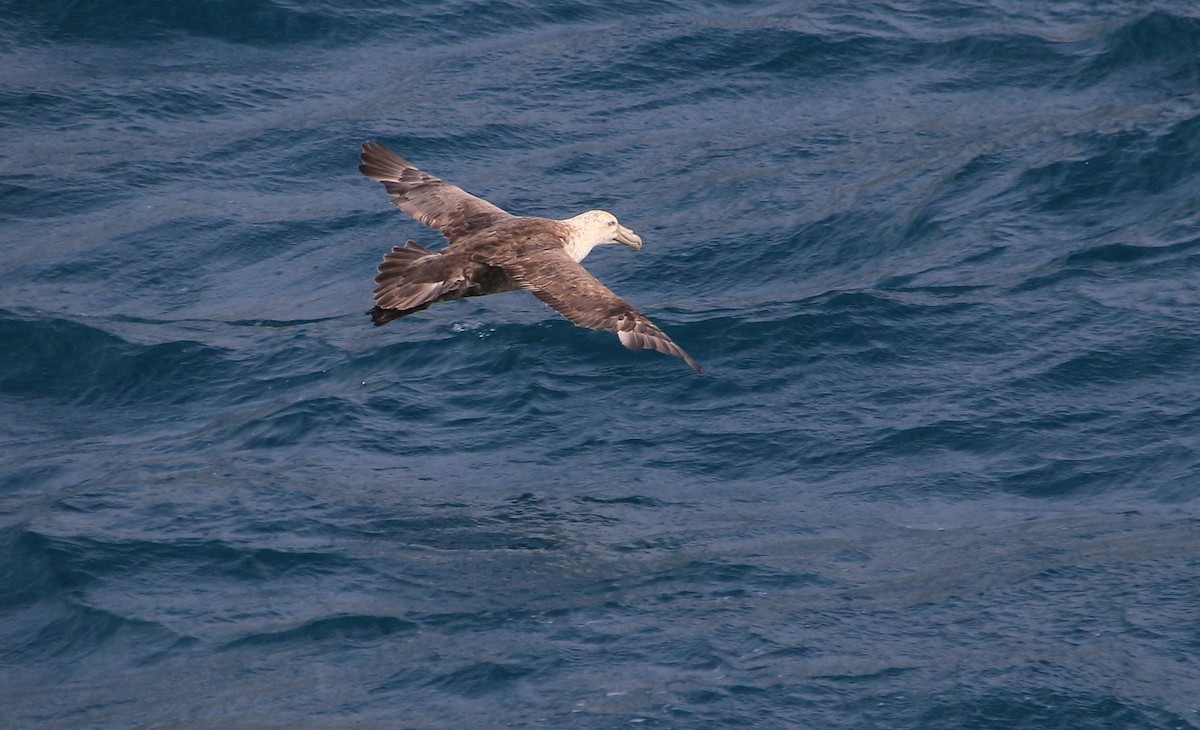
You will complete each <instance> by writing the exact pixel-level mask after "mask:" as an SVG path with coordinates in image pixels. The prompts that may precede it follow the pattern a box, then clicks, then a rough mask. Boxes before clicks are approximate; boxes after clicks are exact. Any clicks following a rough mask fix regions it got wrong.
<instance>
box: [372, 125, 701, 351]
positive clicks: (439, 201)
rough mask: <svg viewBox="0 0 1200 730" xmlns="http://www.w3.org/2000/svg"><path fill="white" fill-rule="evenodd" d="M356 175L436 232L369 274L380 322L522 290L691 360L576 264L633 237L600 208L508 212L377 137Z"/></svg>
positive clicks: (571, 315) (592, 323) (596, 325)
mask: <svg viewBox="0 0 1200 730" xmlns="http://www.w3.org/2000/svg"><path fill="white" fill-rule="evenodd" d="M361 159H362V164H361V165H359V168H358V169H359V171H360V172H362V174H364V175H366V176H367V177H369V178H371V179H372V180H377V181H379V182H381V183H383V186H384V188H385V189H386V190H387V192H388V195H390V196H391V197H392V204H393V205H395V206H397V207H398V208H400V210H403V211H404V212H405V213H408V214H409V215H411V216H412V217H413V218H415V219H416V220H417V221H419V222H421V223H423V224H425V225H427V226H429V227H430V228H435V229H437V230H439V231H441V232H442V234H443V235H444V236H445V237H446V239H447V240H448V241H449V242H450V244H449V245H448V246H447V247H446V248H444V249H442V250H440V251H431V250H429V249H427V248H424V247H422V246H420V245H418V244H417V243H415V242H413V241H408V242H407V243H405V244H404V246H397V247H395V248H393V249H392V250H391V251H390V252H388V253H387V254H385V255H384V257H383V262H382V263H381V264H380V265H379V274H378V276H376V277H375V284H376V286H375V308H374V309H372V310H371V311H370V315H371V319H372V321H374V323H375V324H377V325H380V324H384V323H385V322H390V321H392V320H393V319H398V318H399V317H403V316H405V315H408V314H412V313H413V312H419V311H421V310H423V309H425V308H426V307H429V306H430V305H432V304H434V303H436V302H443V301H449V300H452V299H461V298H462V297H475V296H483V295H485V294H497V293H499V292H506V291H513V290H515V289H524V290H525V291H528V292H530V293H531V294H533V295H534V296H535V297H537V298H538V299H540V300H542V301H543V302H545V303H546V304H548V305H549V306H550V307H552V308H553V309H554V310H555V311H557V312H558V313H559V314H561V315H563V316H564V317H566V318H567V319H569V320H571V321H572V322H574V323H575V324H577V325H579V326H581V327H587V328H590V329H602V330H608V331H609V332H613V333H615V334H616V335H617V337H618V338H619V339H620V341H621V344H622V345H624V346H626V347H629V348H633V349H638V348H646V349H652V350H657V351H658V352H662V353H665V354H667V355H674V356H675V357H678V358H681V359H683V361H684V362H686V363H687V364H688V365H690V366H692V368H693V369H694V370H695V371H696V372H700V366H699V365H697V364H696V362H695V361H694V360H692V358H691V357H689V356H688V354H687V353H686V352H684V351H683V349H682V348H680V347H679V346H678V345H676V344H675V343H674V342H673V341H672V340H671V338H670V337H668V336H667V335H666V333H664V332H663V331H662V330H661V329H659V328H658V327H657V326H656V325H655V324H654V323H653V322H651V321H650V320H649V319H647V318H646V317H645V315H643V314H642V313H641V312H639V311H637V310H636V309H634V308H633V307H632V306H630V304H629V303H628V302H626V301H625V300H624V299H622V298H620V297H619V296H617V295H616V294H614V293H613V292H612V291H611V290H610V289H609V288H608V287H606V286H604V285H603V284H601V283H600V282H599V281H598V280H597V279H596V278H595V277H594V276H592V275H591V274H590V273H588V271H587V270H586V269H584V268H583V266H581V265H580V263H579V262H580V261H582V260H583V258H584V257H585V256H587V255H588V252H590V251H591V249H592V248H593V247H595V246H597V245H600V244H606V243H623V244H625V245H627V246H630V247H632V248H641V245H642V240H641V238H639V237H638V236H637V235H636V234H635V233H634V232H633V231H631V230H629V229H628V228H625V227H624V226H622V225H620V224H619V223H618V222H617V219H616V218H615V217H614V216H613V215H612V214H611V213H607V212H605V211H588V212H586V213H582V214H580V215H577V216H575V217H573V218H568V219H566V220H561V221H559V220H553V219H549V218H535V217H524V216H514V215H512V214H511V213H508V212H506V211H504V210H502V209H500V208H498V207H496V206H495V205H492V204H491V203H489V202H487V201H486V200H483V199H481V198H477V197H475V196H474V195H471V194H470V193H468V192H466V191H464V190H463V189H462V188H459V187H457V186H455V185H451V184H449V183H447V182H443V181H442V180H439V179H438V178H436V177H434V176H432V175H430V174H428V173H426V172H423V171H421V170H419V169H417V167H416V166H415V165H413V164H412V163H411V162H409V161H408V160H406V159H404V158H403V157H401V156H400V155H397V154H396V153H394V152H392V151H391V150H389V149H388V148H386V147H384V146H383V145H381V144H379V143H378V142H366V143H364V144H363V146H362V153H361Z"/></svg>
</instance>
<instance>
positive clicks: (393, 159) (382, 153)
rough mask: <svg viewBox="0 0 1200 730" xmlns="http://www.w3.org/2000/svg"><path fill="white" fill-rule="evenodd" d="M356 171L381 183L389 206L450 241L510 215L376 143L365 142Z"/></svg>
mask: <svg viewBox="0 0 1200 730" xmlns="http://www.w3.org/2000/svg"><path fill="white" fill-rule="evenodd" d="M359 158H360V159H361V160H362V164H361V165H359V166H358V171H359V172H361V173H362V174H364V175H366V176H367V177H369V178H371V179H372V180H378V181H379V182H381V183H383V186H384V188H386V189H387V192H388V195H390V196H392V205H395V206H396V207H398V208H399V209H400V210H402V211H404V212H405V213H408V214H409V215H411V216H412V217H413V218H416V219H417V220H418V221H420V222H421V223H423V224H425V225H427V226H429V227H430V228H436V229H437V230H439V231H441V232H442V234H443V235H444V236H445V237H446V238H447V239H449V240H450V241H453V240H454V239H456V238H458V237H459V236H462V235H464V234H466V233H470V232H471V231H475V230H478V229H481V228H488V227H489V226H491V225H492V224H494V223H495V222H496V221H499V220H503V219H505V218H511V217H512V215H511V214H510V213H507V212H506V211H504V210H502V209H501V208H498V207H496V206H494V205H492V204H491V203H489V202H487V201H486V200H484V199H482V198H477V197H475V196H474V195H471V194H470V193H468V192H466V191H465V190H463V189H462V188H460V187H458V186H456V185H451V184H450V183H447V182H443V181H441V180H439V179H437V178H436V177H434V176H433V175H430V174H429V173H427V172H423V171H421V170H419V169H417V167H416V165H414V164H412V163H411V162H409V161H408V160H406V159H404V158H403V157H401V156H400V155H398V154H396V153H395V152H392V151H391V150H389V149H388V148H387V147H384V146H383V145H381V144H379V143H378V142H374V141H371V142H364V143H363V146H362V152H361V153H360V155H359Z"/></svg>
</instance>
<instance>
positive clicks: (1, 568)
mask: <svg viewBox="0 0 1200 730" xmlns="http://www.w3.org/2000/svg"><path fill="white" fill-rule="evenodd" d="M62 588H63V581H62V580H61V578H60V575H59V573H58V571H57V570H56V569H55V566H54V562H53V561H52V560H51V559H50V556H48V555H47V554H46V553H45V551H44V549H43V543H42V540H41V537H40V536H39V535H37V534H36V533H31V532H29V531H28V530H27V529H24V528H21V527H7V528H4V529H3V530H0V608H3V609H11V608H13V607H16V606H22V605H28V604H30V603H33V602H36V601H40V600H44V599H48V598H51V597H54V596H57V595H59V593H60V591H61V590H62Z"/></svg>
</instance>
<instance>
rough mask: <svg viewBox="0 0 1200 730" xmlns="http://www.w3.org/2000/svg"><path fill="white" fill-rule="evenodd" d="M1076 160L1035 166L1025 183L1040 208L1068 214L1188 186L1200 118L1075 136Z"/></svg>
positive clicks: (1198, 155) (1199, 151) (1199, 159)
mask: <svg viewBox="0 0 1200 730" xmlns="http://www.w3.org/2000/svg"><path fill="white" fill-rule="evenodd" d="M1075 141H1076V142H1077V144H1078V145H1079V146H1080V148H1081V149H1082V151H1081V152H1080V153H1079V154H1077V155H1074V156H1073V159H1068V160H1059V161H1056V162H1052V163H1050V164H1047V165H1043V166H1040V167H1036V168H1033V169H1031V170H1029V171H1027V172H1025V173H1023V174H1022V176H1021V187H1022V188H1024V189H1025V190H1026V191H1027V193H1026V194H1027V195H1028V196H1029V199H1030V201H1031V202H1032V203H1033V204H1034V205H1035V206H1036V208H1037V209H1038V210H1041V211H1045V212H1061V213H1069V212H1075V211H1078V210H1079V209H1081V208H1085V207H1092V206H1096V205H1101V206H1111V205H1112V201H1114V200H1117V201H1120V200H1131V201H1137V200H1141V199H1143V198H1144V196H1155V195H1161V194H1163V193H1165V192H1166V191H1168V190H1171V189H1172V188H1174V187H1176V186H1179V185H1184V184H1189V183H1190V181H1191V180H1193V179H1194V178H1195V177H1196V175H1197V172H1196V171H1197V169H1198V163H1200V116H1193V117H1190V118H1188V119H1184V120H1182V121H1178V122H1175V123H1173V124H1172V125H1171V126H1170V127H1169V128H1167V129H1166V130H1164V131H1162V132H1161V133H1160V132H1158V131H1156V130H1147V129H1132V130H1124V131H1118V132H1112V133H1103V134H1101V133H1094V132H1093V133H1090V134H1086V135H1083V136H1081V137H1079V138H1077V139H1076V140H1075Z"/></svg>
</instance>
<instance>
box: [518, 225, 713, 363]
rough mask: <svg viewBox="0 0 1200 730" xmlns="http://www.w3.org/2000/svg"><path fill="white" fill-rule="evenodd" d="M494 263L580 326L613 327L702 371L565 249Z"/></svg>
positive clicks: (634, 344)
mask: <svg viewBox="0 0 1200 730" xmlns="http://www.w3.org/2000/svg"><path fill="white" fill-rule="evenodd" d="M495 264H496V265H499V266H501V267H503V268H504V270H505V271H507V272H508V275H509V276H510V277H512V279H513V281H514V282H516V284H517V286H519V287H521V288H522V289H524V290H525V291H528V292H529V293H531V294H533V295H534V296H535V297H537V298H538V299H541V300H542V301H543V302H545V303H546V304H548V305H550V307H551V308H553V309H554V310H555V311H556V312H558V313H559V314H561V315H562V316H564V317H566V318H567V319H569V320H571V321H572V322H574V323H575V324H577V325H579V326H580V327H587V328H589V329H597V330H608V331H609V332H613V333H616V335H617V337H618V338H620V340H621V344H622V345H624V346H626V347H628V348H630V349H634V350H636V349H638V348H648V349H652V350H658V351H659V352H662V353H665V354H667V355H674V356H675V357H678V358H682V359H683V361H684V362H686V363H687V364H688V365H691V366H692V369H693V370H695V371H696V372H700V366H699V365H697V364H696V361H695V360H693V359H692V358H691V357H689V356H688V354H687V353H686V352H684V351H683V348H681V347H680V346H679V345H676V344H675V343H674V342H673V341H672V340H671V338H670V337H667V334H666V333H665V332H663V331H662V330H661V329H659V328H658V326H657V325H655V324H654V323H653V322H651V321H650V320H649V319H647V318H646V316H645V315H644V314H642V313H641V312H639V311H637V310H636V309H634V308H633V307H632V306H631V305H630V304H629V302H627V301H625V300H624V299H622V298H621V297H619V296H617V295H616V294H614V293H613V292H612V290H611V289H609V288H608V287H606V286H604V285H603V284H601V283H600V282H599V281H598V280H597V279H596V277H594V276H592V275H591V274H589V273H588V271H587V269H585V268H583V267H582V266H580V265H579V264H578V263H577V262H575V261H574V260H573V259H572V258H571V257H570V256H568V255H567V253H566V252H565V251H563V250H561V249H559V250H555V249H538V250H532V251H530V250H527V251H523V252H520V253H517V254H514V255H513V256H511V257H508V258H506V259H505V260H504V261H500V262H495Z"/></svg>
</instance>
